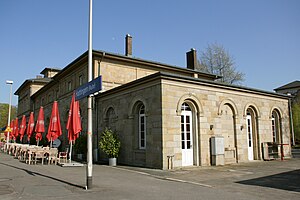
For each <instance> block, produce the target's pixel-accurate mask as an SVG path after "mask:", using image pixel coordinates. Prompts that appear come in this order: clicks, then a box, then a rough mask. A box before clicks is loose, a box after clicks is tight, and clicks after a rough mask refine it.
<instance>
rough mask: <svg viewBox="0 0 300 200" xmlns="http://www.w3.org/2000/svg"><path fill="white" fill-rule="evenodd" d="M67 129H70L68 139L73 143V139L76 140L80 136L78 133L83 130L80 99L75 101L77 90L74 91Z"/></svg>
mask: <svg viewBox="0 0 300 200" xmlns="http://www.w3.org/2000/svg"><path fill="white" fill-rule="evenodd" d="M67 129H68V139H69V142H70V143H71V142H72V141H75V140H76V139H77V138H78V135H79V133H80V132H81V119H80V109H79V101H75V92H74V93H73V96H72V101H71V104H70V111H69V118H68V122H67Z"/></svg>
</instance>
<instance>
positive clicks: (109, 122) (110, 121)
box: [106, 107, 117, 131]
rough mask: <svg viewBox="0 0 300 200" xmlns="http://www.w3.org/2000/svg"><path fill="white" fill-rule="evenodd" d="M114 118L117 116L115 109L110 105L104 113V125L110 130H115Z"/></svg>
mask: <svg viewBox="0 0 300 200" xmlns="http://www.w3.org/2000/svg"><path fill="white" fill-rule="evenodd" d="M116 120H117V116H116V113H115V110H114V109H113V108H112V107H110V108H109V109H108V110H107V113H106V127H108V128H110V129H111V130H112V131H116Z"/></svg>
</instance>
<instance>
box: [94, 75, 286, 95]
mask: <svg viewBox="0 0 300 200" xmlns="http://www.w3.org/2000/svg"><path fill="white" fill-rule="evenodd" d="M156 78H164V79H169V80H175V81H180V82H189V83H194V84H197V85H199V86H210V87H214V88H221V89H228V90H233V91H239V92H245V93H251V94H257V95H263V96H270V97H275V98H283V99H289V98H290V96H288V95H285V94H280V93H275V92H269V91H265V90H260V89H255V88H250V87H244V86H239V85H232V84H228V83H221V82H216V81H210V80H205V79H199V78H194V77H186V76H181V75H177V74H171V73H167V72H157V73H154V74H151V75H148V76H145V77H143V78H140V79H137V80H134V81H132V82H129V83H125V84H123V85H121V86H118V87H115V88H112V89H110V90H107V91H104V92H101V93H99V94H97V95H96V96H95V97H96V98H101V97H104V96H106V95H110V94H113V93H117V92H119V91H121V90H125V89H128V88H130V87H132V86H135V85H140V84H143V83H145V82H149V81H151V80H153V79H156Z"/></svg>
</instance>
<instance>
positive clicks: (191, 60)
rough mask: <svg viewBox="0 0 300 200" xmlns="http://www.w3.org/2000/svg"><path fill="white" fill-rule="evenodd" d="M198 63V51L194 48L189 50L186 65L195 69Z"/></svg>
mask: <svg viewBox="0 0 300 200" xmlns="http://www.w3.org/2000/svg"><path fill="white" fill-rule="evenodd" d="M197 64H198V61H197V51H196V49H194V48H192V49H191V50H190V51H189V52H186V65H187V68H188V69H192V70H195V69H196V66H197Z"/></svg>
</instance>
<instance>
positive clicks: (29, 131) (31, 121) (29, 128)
mask: <svg viewBox="0 0 300 200" xmlns="http://www.w3.org/2000/svg"><path fill="white" fill-rule="evenodd" d="M33 128H34V116H33V112H31V113H30V116H29V121H28V126H27V138H28V141H30V137H31V134H32V132H33Z"/></svg>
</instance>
